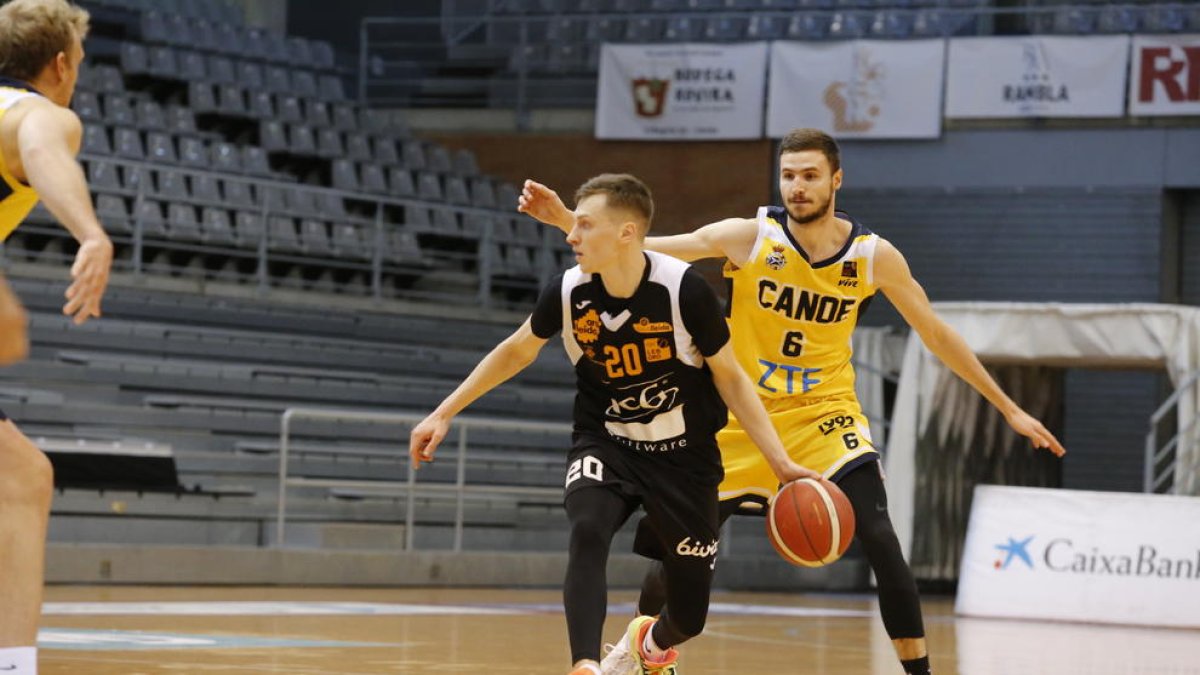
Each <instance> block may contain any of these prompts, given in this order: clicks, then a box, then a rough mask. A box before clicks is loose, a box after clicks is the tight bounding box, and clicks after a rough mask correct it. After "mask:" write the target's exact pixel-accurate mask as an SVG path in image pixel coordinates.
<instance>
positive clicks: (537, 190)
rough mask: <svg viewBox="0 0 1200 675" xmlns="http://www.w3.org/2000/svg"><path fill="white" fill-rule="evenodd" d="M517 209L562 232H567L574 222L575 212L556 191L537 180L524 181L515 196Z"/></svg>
mask: <svg viewBox="0 0 1200 675" xmlns="http://www.w3.org/2000/svg"><path fill="white" fill-rule="evenodd" d="M517 210H518V211H520V212H521V213H525V214H528V215H530V216H533V217H534V218H536V219H537V220H540V221H541V222H543V223H546V224H547V225H553V226H554V227H557V228H558V229H560V230H562V231H563V232H569V231H570V230H571V225H573V224H574V222H575V214H574V213H572V212H571V210H570V209H568V208H567V206H566V205H565V204H563V201H562V199H561V198H559V196H558V193H557V192H555V191H554V190H551V189H550V188H548V187H546V186H545V185H542V184H541V183H538V182H537V181H532V180H526V181H525V185H524V186H523V187H522V188H521V196H519V197H517Z"/></svg>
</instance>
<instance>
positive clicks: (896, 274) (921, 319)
mask: <svg viewBox="0 0 1200 675" xmlns="http://www.w3.org/2000/svg"><path fill="white" fill-rule="evenodd" d="M875 280H876V283H877V284H878V285H879V288H880V289H881V290H882V291H883V293H884V295H886V296H887V298H888V300H890V301H891V302H892V304H893V305H895V307H896V310H897V311H899V312H900V315H901V316H903V317H904V320H905V321H907V322H908V325H910V326H912V327H913V330H915V331H917V334H918V335H920V336H921V341H922V342H924V343H925V346H926V347H928V348H929V351H931V352H933V354H934V356H937V357H938V358H939V359H941V361H942V363H945V364H946V366H947V367H949V368H950V370H952V371H954V373H955V374H956V375H958V376H959V377H961V378H962V379H963V380H966V382H967V383H968V384H970V385H971V386H972V387H974V388H975V390H976V391H978V392H979V393H980V394H981V395H983V397H984V398H986V399H987V400H988V401H989V402H990V403H991V404H992V405H994V406H996V409H997V410H999V411H1000V412H1001V413H1002V414H1003V415H1004V419H1005V420H1006V421H1007V422H1008V425H1009V426H1011V427H1012V428H1013V430H1014V431H1016V432H1017V433H1019V434H1021V435H1022V436H1024V437H1026V438H1028V439H1029V440H1030V442H1031V443H1032V444H1033V447H1035V448H1046V449H1047V450H1049V451H1050V452H1053V453H1054V454H1055V455H1057V456H1059V457H1061V456H1063V455H1064V454H1065V453H1066V450H1065V449H1064V448H1063V446H1062V444H1061V443H1059V442H1058V439H1057V438H1055V437H1054V434H1052V433H1050V432H1049V431H1048V430H1047V429H1046V427H1045V426H1043V425H1042V423H1041V422H1039V421H1038V420H1036V419H1034V418H1033V417H1032V416H1031V415H1029V413H1027V412H1025V411H1024V410H1022V409H1021V407H1020V406H1018V405H1017V404H1016V402H1014V401H1013V400H1012V399H1011V398H1009V397H1008V395H1007V394H1005V393H1004V390H1002V389H1001V388H1000V385H998V384H996V381H995V380H994V379H992V376H991V375H990V374H988V372H987V369H986V368H984V367H983V364H982V363H980V362H979V358H978V357H976V356H975V353H974V352H972V351H971V348H970V347H969V346H968V345H967V343H966V341H965V340H963V338H962V336H961V335H959V334H958V332H957V331H955V330H954V329H953V328H951V327H950V326H949V325H948V324H947V323H946V322H945V321H943V320H942V318H941V317H939V316H938V315H937V312H935V311H934V309H933V306H932V305H931V304H930V303H929V297H928V296H927V295H926V294H925V289H923V288H921V285H920V284H919V283H917V280H916V279H914V278H913V275H912V272H911V270H909V267H908V262H907V261H906V260H905V259H904V256H903V255H901V253H900V251H899V250H897V249H896V247H895V246H892V245H891V243H889V242H887V241H884V240H882V239H881V240H880V241H879V248H878V249H877V250H876V252H875Z"/></svg>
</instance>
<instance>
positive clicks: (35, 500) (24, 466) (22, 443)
mask: <svg viewBox="0 0 1200 675" xmlns="http://www.w3.org/2000/svg"><path fill="white" fill-rule="evenodd" d="M53 492H54V468H53V467H52V466H51V465H50V460H49V459H47V458H46V455H45V453H43V452H42V451H41V450H40V449H38V447H37V446H36V445H34V444H33V443H32V442H30V441H29V439H27V438H25V437H24V436H22V435H20V434H17V433H4V434H3V436H2V440H0V501H4V502H6V503H8V504H12V505H29V504H32V505H36V506H39V507H41V506H44V505H47V504H49V502H50V497H51V495H52V494H53Z"/></svg>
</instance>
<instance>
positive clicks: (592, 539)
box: [571, 514, 612, 552]
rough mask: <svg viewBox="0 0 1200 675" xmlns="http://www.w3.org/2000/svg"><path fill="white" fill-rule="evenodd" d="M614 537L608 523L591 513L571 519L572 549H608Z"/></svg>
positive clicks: (588, 550)
mask: <svg viewBox="0 0 1200 675" xmlns="http://www.w3.org/2000/svg"><path fill="white" fill-rule="evenodd" d="M611 539H612V533H611V532H609V528H608V525H607V523H604V522H602V521H601V519H600V518H594V517H592V516H590V515H589V514H581V515H580V516H579V517H576V518H572V519H571V550H573V551H586V552H595V551H603V550H607V549H608V546H609V543H610V541H611Z"/></svg>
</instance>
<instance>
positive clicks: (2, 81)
mask: <svg viewBox="0 0 1200 675" xmlns="http://www.w3.org/2000/svg"><path fill="white" fill-rule="evenodd" d="M0 87H8V88H9V89H24V90H25V91H28V92H31V93H34V94H38V95H41V93H42V92H40V91H38V90H37V89H34V88H33V85H32V84H29V83H28V82H26V81H25V80H18V79H15V78H11V77H4V76H2V75H0Z"/></svg>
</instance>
